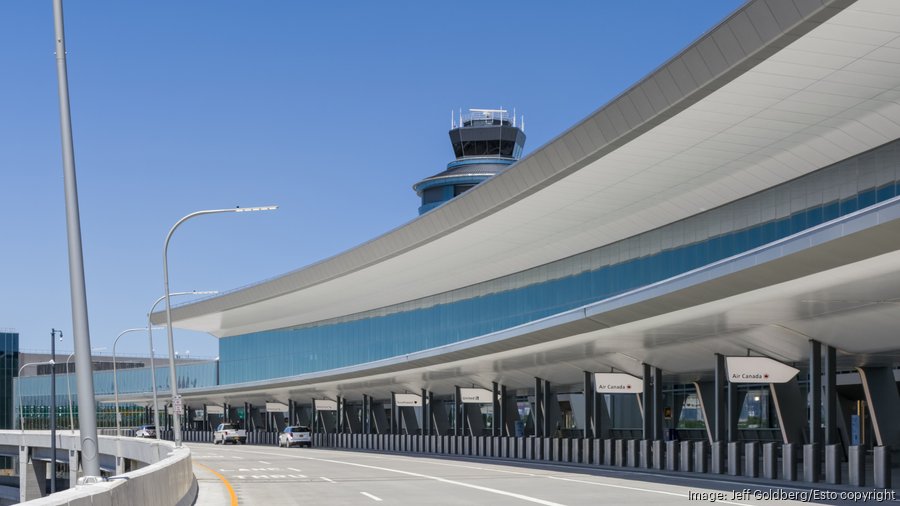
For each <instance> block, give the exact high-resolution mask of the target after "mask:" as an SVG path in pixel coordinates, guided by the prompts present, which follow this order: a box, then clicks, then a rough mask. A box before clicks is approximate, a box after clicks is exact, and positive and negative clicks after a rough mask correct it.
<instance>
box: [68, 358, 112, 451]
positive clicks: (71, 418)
mask: <svg viewBox="0 0 900 506" xmlns="http://www.w3.org/2000/svg"><path fill="white" fill-rule="evenodd" d="M105 349H106V347H105V346H101V347H98V348H91V357H93V356H94V352H95V351H100V350H105ZM74 356H75V352H74V351H73V352H72V353H69V356H68V358H66V393H67V394H68V397H69V428H70V429H72V434H75V413H74V412H73V411H72V387H71V385H70V384H69V360H72V357H74ZM91 365H93V364H91Z"/></svg>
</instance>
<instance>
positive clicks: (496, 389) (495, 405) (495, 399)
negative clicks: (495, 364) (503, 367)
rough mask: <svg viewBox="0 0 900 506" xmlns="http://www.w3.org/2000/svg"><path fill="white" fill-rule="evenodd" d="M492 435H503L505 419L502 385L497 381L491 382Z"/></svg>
mask: <svg viewBox="0 0 900 506" xmlns="http://www.w3.org/2000/svg"><path fill="white" fill-rule="evenodd" d="M491 408H492V412H491V435H492V436H501V435H502V434H503V433H502V432H501V430H500V428H501V422H502V420H503V409H502V408H501V407H500V385H498V384H497V382H496V381H492V382H491Z"/></svg>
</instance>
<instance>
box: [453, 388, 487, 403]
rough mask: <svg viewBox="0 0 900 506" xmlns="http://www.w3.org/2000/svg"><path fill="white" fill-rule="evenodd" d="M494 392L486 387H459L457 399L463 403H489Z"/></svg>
mask: <svg viewBox="0 0 900 506" xmlns="http://www.w3.org/2000/svg"><path fill="white" fill-rule="evenodd" d="M493 396H494V393H493V392H491V391H490V390H488V389H487V388H460V389H459V400H460V402H462V403H463V404H491V403H493V402H494V399H493Z"/></svg>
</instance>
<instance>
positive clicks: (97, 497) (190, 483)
mask: <svg viewBox="0 0 900 506" xmlns="http://www.w3.org/2000/svg"><path fill="white" fill-rule="evenodd" d="M80 444H81V441H80V439H79V435H78V433H77V432H76V433H75V435H72V434H71V433H69V432H65V433H63V431H59V432H57V448H58V449H59V450H62V451H66V452H68V451H79V449H80ZM0 445H9V446H19V447H20V448H21V447H26V448H49V447H50V432H49V431H26V432H24V433H22V432H20V431H0ZM98 445H99V451H100V454H101V455H119V456H121V457H123V458H125V459H129V460H134V461H138V462H141V463H143V464H145V466H144V467H141V468H140V469H137V470H134V471H131V472H128V473H124V474H121V475H117V476H113V477H112V478H111V479H110V481H106V482H101V483H96V484H91V485H78V486H76V487H74V488H71V489H69V490H64V491H62V492H57V493H55V494H52V495H48V496H46V497H42V498H40V499H34V500H31V501H27V502H23V503H20V504H27V505H29V506H51V505H54V506H57V505H70V506H91V505H98V504H102V505H110V506H118V505H122V506H125V505H128V506H159V505H172V506H187V505H189V504H191V503H192V502H193V501H194V499H195V498H196V496H197V483H196V480H195V479H194V471H193V469H192V465H191V451H190V450H189V449H188V448H186V447H182V448H178V449H176V448H175V445H174V443H170V442H168V441H161V442H157V441H156V440H155V439H135V438H121V439H116V438H115V437H110V436H100V438H99V441H98Z"/></svg>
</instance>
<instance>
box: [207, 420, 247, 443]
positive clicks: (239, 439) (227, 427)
mask: <svg viewBox="0 0 900 506" xmlns="http://www.w3.org/2000/svg"><path fill="white" fill-rule="evenodd" d="M225 443H232V444H237V443H240V444H242V445H243V444H247V432H246V431H245V430H244V429H238V428H237V427H235V426H234V424H230V423H220V424H219V426H218V427H216V431H215V432H213V444H216V445H217V444H222V445H224V444H225Z"/></svg>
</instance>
